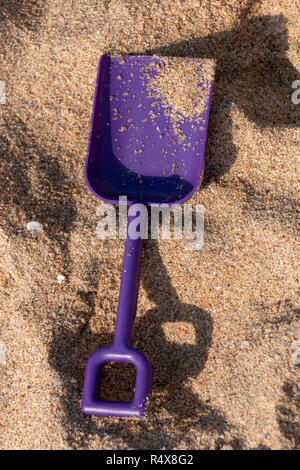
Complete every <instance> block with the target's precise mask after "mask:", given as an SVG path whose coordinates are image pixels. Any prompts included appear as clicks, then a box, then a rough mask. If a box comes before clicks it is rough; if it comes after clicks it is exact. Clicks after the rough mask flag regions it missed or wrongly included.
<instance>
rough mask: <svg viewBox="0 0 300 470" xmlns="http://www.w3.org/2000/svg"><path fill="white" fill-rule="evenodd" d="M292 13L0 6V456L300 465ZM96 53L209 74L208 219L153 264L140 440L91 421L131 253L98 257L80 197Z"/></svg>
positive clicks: (142, 321) (148, 259) (216, 5)
mask: <svg viewBox="0 0 300 470" xmlns="http://www.w3.org/2000/svg"><path fill="white" fill-rule="evenodd" d="M299 13H300V12H299V6H297V5H296V2H294V1H292V0H289V1H285V2H283V1H279V0H272V1H270V0H262V1H255V0H253V1H250V0H247V1H246V0H244V1H240V0H230V1H227V0H222V1H219V2H212V1H211V0H206V1H205V0H204V1H198V0H185V1H183V0H165V1H156V0H153V1H150V0H149V1H144V2H135V1H117V0H112V1H102V2H100V1H93V0H85V1H84V0H77V1H76V2H64V1H62V0H47V1H42V0H30V1H28V0H27V1H25V0H18V1H17V0H0V37H1V43H0V80H1V81H5V84H6V104H1V105H0V126H1V129H0V157H1V158H0V162H1V163H0V164H1V172H2V177H1V188H0V195H1V197H0V201H1V202H0V204H1V211H0V213H1V221H0V230H1V235H0V243H1V258H0V280H1V289H0V302H1V310H0V311H1V313H0V315H1V316H0V368H1V375H0V388H1V398H0V400H1V401H0V407H1V411H0V429H1V431H0V447H1V448H2V449H21V448H22V449H292V448H299V444H300V434H299V400H300V390H299V365H297V364H299V362H298V354H299V331H300V325H299V312H300V308H299V292H300V291H299V269H298V266H299V246H298V245H297V230H298V228H299V227H298V225H299V224H298V219H297V214H298V211H299V209H298V208H299V205H298V193H299V159H298V157H299V143H300V142H299V141H300V131H299V123H300V104H299V105H296V104H293V103H292V101H291V94H292V92H293V89H292V83H293V82H294V81H295V80H299V79H300V53H299V51H300V47H299V26H300V25H299V17H300V16H299ZM103 52H106V53H111V54H126V53H136V54H148V55H152V54H153V55H154V54H158V55H164V56H177V57H180V56H185V57H194V58H197V57H201V58H206V59H213V60H214V61H215V62H216V75H215V81H214V88H213V97H212V107H211V117H210V123H209V135H208V141H207V146H206V168H205V175H204V180H203V184H202V188H201V190H198V191H197V192H196V193H195V195H194V196H193V198H192V200H191V201H190V202H191V203H193V204H194V205H196V204H203V205H204V206H205V244H204V247H203V249H202V250H200V251H189V250H185V249H184V246H183V243H182V242H181V241H180V240H159V241H158V242H156V241H154V240H153V241H149V242H147V243H146V247H145V251H144V256H143V265H142V280H141V289H140V296H139V305H138V312H137V320H136V344H137V345H138V347H140V348H141V349H143V350H144V351H145V352H147V353H148V354H149V356H150V357H151V358H152V361H153V363H154V369H155V379H154V385H153V393H152V397H151V400H150V402H149V406H148V411H147V417H146V418H145V419H143V420H141V421H138V420H136V419H131V420H123V419H114V418H95V417H92V418H91V417H87V416H84V415H83V414H82V413H81V411H80V400H81V391H82V381H83V374H84V367H85V364H86V360H87V358H88V357H89V355H90V354H91V353H92V352H93V351H94V350H95V349H97V348H98V347H100V346H101V345H104V344H108V343H109V342H110V341H111V339H112V334H113V329H114V321H115V315H116V309H117V300H118V289H119V279H120V272H121V261H122V253H123V246H124V242H123V241H122V240H105V241H101V240H98V239H97V237H96V225H97V222H98V217H97V215H96V208H97V205H98V202H97V201H96V200H95V198H94V197H93V196H92V195H91V194H90V193H89V192H88V190H87V188H86V186H85V182H84V177H83V167H84V161H85V154H86V148H87V142H88V135H89V125H90V116H91V108H92V100H93V94H94V86H95V78H96V70H97V63H98V59H99V56H100V54H101V53H103ZM32 221H36V222H39V223H40V224H41V225H42V227H43V230H42V231H40V232H39V233H35V232H34V231H28V230H27V224H28V223H29V222H32ZM57 276H64V277H65V279H64V280H63V281H62V282H59V281H58V278H57ZM59 279H61V278H59ZM126 374H127V377H128V378H127V379H126V378H125V379H124V378H123V379H122V380H121V383H123V384H124V387H126V386H127V389H126V390H125V392H124V393H129V392H130V387H131V385H132V373H131V371H126V373H125V375H126ZM115 383H116V384H117V386H118V389H119V385H118V383H120V382H118V379H117V378H115ZM112 390H113V387H112V384H111V382H109V383H107V384H106V385H105V391H106V393H107V394H108V395H109V393H112Z"/></svg>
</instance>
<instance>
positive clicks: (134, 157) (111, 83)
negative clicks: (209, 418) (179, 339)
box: [82, 55, 211, 417]
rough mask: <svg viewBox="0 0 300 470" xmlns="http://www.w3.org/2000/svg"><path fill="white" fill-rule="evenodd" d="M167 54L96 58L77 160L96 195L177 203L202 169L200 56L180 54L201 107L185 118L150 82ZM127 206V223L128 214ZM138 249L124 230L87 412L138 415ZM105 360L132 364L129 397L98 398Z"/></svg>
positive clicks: (143, 383) (145, 376) (144, 368)
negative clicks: (115, 296) (193, 74)
mask: <svg viewBox="0 0 300 470" xmlns="http://www.w3.org/2000/svg"><path fill="white" fill-rule="evenodd" d="M173 60H174V61H175V60H176V59H172V58H170V59H169V58H164V57H147V56H122V57H110V56H107V55H104V56H102V57H101V59H100V63H99V69H98V76H97V84H96V91H95V98H94V107H93V115H92V125H91V132H90V140H89V146H88V155H87V159H86V165H85V178H86V183H87V186H88V187H89V189H90V190H91V192H92V193H93V194H94V195H95V196H96V197H97V198H99V199H101V200H103V201H105V202H108V203H112V204H119V197H120V196H126V197H127V203H128V204H129V205H130V206H132V205H134V203H142V204H145V205H146V206H151V205H154V204H155V205H157V204H159V203H164V204H167V205H169V206H171V205H174V204H181V203H183V202H185V201H186V200H187V199H189V198H190V197H191V196H192V194H193V193H194V192H195V191H196V189H197V187H198V185H199V183H200V181H201V176H202V172H203V163H204V148H205V140H206V133H207V125H208V116H209V106H210V99H211V80H206V79H203V72H204V63H203V62H202V61H201V60H200V59H180V60H181V61H182V62H181V63H182V64H183V66H184V65H185V64H186V65H187V66H191V67H196V69H195V70H196V71H197V70H198V71H199V83H197V84H196V86H197V87H199V89H198V91H199V99H202V104H203V103H204V106H203V112H202V113H201V114H200V115H199V114H198V115H195V116H196V118H195V119H191V118H190V117H189V116H186V115H184V112H182V110H179V111H176V110H174V109H173V108H172V100H171V103H170V102H168V94H167V97H166V99H165V98H164V95H163V91H164V90H162V92H160V90H159V86H157V87H156V86H155V83H158V85H159V84H160V83H162V81H161V80H160V77H164V76H166V72H167V71H168V70H171V73H172V66H173ZM175 65H176V63H175ZM178 66H180V64H178V63H177V65H176V67H177V69H178ZM183 70H184V68H183ZM201 77H202V78H201ZM155 80H156V81H155ZM151 87H153V88H151ZM203 96H204V97H206V102H204V101H203ZM195 106H197V103H195ZM197 109H202V108H200V107H198V108H197ZM183 111H184V109H183ZM176 113H177V114H176ZM176 116H177V118H178V119H177V118H176ZM176 119H177V121H176ZM131 209H132V207H130V208H129V217H128V227H129V226H130V223H131V221H132V220H133V219H134V218H135V217H134V215H131V213H132V211H131ZM133 212H134V211H133ZM142 248H143V240H142V238H137V239H133V238H131V237H130V236H129V233H128V229H127V239H126V242H125V253H124V259H123V268H122V276H121V285H120V294H119V303H118V311H117V320H116V328H115V337H114V341H113V343H112V345H110V346H108V347H103V348H101V349H99V350H97V351H96V352H94V353H93V354H92V356H91V357H90V359H89V360H88V363H87V366H86V371H85V379H84V386H83V398H82V411H83V412H84V413H86V414H89V415H97V416H118V417H132V416H137V417H142V416H143V415H144V412H145V405H146V401H147V399H148V397H149V393H150V389H151V383H152V365H151V362H150V360H149V359H148V358H147V357H146V356H145V355H144V354H143V353H142V352H141V351H139V350H138V349H136V348H134V347H133V346H132V334H133V325H134V320H135V315H136V307H137V299H138V287H139V275H140V262H141V255H142ZM110 362H121V363H130V364H133V365H134V366H135V368H136V372H137V373H136V384H135V392H134V398H133V401H132V402H130V403H122V402H113V401H105V400H100V398H99V397H100V387H101V371H102V368H103V366H105V364H107V363H110Z"/></svg>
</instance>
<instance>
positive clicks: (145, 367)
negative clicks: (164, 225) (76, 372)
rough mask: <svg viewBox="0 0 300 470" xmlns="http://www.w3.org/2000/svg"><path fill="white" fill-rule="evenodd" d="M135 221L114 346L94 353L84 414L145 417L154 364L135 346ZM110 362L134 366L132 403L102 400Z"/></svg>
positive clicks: (138, 250)
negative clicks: (103, 378)
mask: <svg viewBox="0 0 300 470" xmlns="http://www.w3.org/2000/svg"><path fill="white" fill-rule="evenodd" d="M133 219H134V217H132V216H131V217H128V227H127V238H126V242H125V252H124V258H123V267H122V275H121V285H120V293H119V303H118V311H117V321H116V328H115V337H114V341H113V344H112V345H111V346H108V347H104V348H101V349H98V351H96V352H95V353H94V354H92V356H91V357H90V359H89V361H88V363H87V365H86V370H85V379H84V385H83V398H82V411H83V412H84V413H86V414H90V415H96V416H123V417H130V416H138V417H142V416H143V415H144V409H145V405H146V400H147V396H148V394H149V392H150V388H151V381H152V365H151V362H150V361H149V359H148V358H147V357H146V356H145V355H144V354H143V353H142V352H141V351H139V350H138V349H135V348H133V347H132V334H133V326H134V320H135V315H136V307H137V299H138V290H139V277H140V264H141V256H142V249H143V239H141V238H137V239H132V238H130V236H129V225H130V222H131V220H133ZM109 362H124V363H130V364H133V365H134V366H135V368H136V372H137V373H136V384H135V392H134V399H133V401H132V402H131V403H120V402H112V401H104V400H100V399H99V394H100V387H101V371H102V368H103V366H104V365H105V364H107V363H109Z"/></svg>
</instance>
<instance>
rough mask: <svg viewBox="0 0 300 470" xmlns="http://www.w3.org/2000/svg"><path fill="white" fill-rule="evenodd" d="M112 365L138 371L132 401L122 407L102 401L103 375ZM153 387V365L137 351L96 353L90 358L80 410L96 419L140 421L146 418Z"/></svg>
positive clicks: (104, 350)
mask: <svg viewBox="0 0 300 470" xmlns="http://www.w3.org/2000/svg"><path fill="white" fill-rule="evenodd" d="M109 362H123V363H124V362H125V363H129V364H133V365H134V366H135V368H136V383H135V392H134V398H133V401H132V402H130V403H122V402H115V401H105V400H100V398H99V396H100V387H101V371H102V368H103V366H104V365H105V364H107V363H109ZM151 383H152V365H151V362H150V361H149V359H148V358H147V357H146V356H145V355H144V354H143V353H142V352H141V351H139V350H138V349H134V348H131V347H125V348H122V349H121V348H120V347H119V346H118V348H116V347H115V346H114V345H111V346H108V347H104V348H101V349H98V350H97V351H95V352H94V353H93V354H92V356H91V357H90V358H89V360H88V363H87V365H86V370H85V378H84V385H83V397H82V404H81V408H82V411H83V412H84V413H85V414H88V415H93V416H116V417H127V418H129V417H133V416H137V417H139V418H141V417H143V416H144V413H145V406H146V402H147V398H148V396H149V393H150V389H151Z"/></svg>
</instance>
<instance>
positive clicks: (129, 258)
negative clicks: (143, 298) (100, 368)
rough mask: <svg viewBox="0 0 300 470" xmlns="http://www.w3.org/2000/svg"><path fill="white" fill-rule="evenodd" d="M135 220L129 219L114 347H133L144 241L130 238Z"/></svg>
mask: <svg viewBox="0 0 300 470" xmlns="http://www.w3.org/2000/svg"><path fill="white" fill-rule="evenodd" d="M133 219H134V217H131V216H129V217H128V226H127V238H126V241H125V251H124V258H123V268H122V274H121V285H120V293H119V303H118V311H117V321H116V328H115V338H114V346H116V347H118V346H120V347H124V346H125V347H126V346H131V344H132V335H133V326H134V320H135V315H136V307H137V299H138V291H139V279H140V266H141V257H142V250H143V239H142V238H137V239H136V240H133V239H131V238H130V236H129V233H128V229H129V224H130V222H131V220H133Z"/></svg>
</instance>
